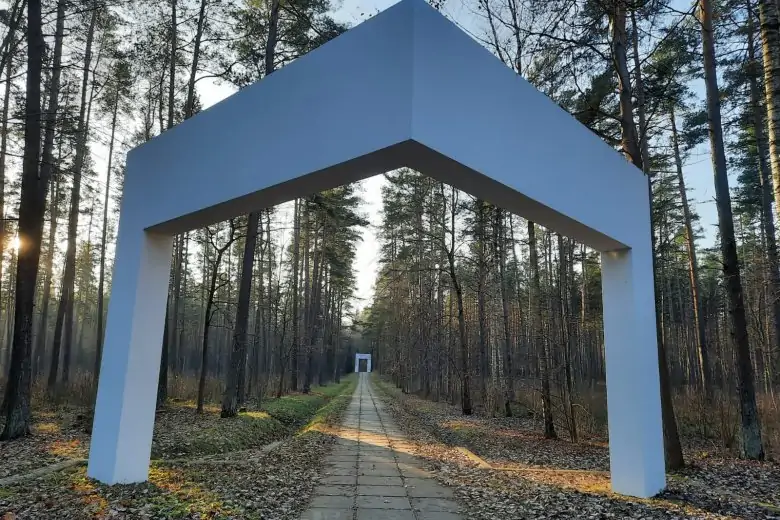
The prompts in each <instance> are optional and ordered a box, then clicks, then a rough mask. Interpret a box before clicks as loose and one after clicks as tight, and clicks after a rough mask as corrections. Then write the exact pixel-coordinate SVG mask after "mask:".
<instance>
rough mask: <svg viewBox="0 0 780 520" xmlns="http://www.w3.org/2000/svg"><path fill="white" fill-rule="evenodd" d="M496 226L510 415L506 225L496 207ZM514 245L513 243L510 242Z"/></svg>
mask: <svg viewBox="0 0 780 520" xmlns="http://www.w3.org/2000/svg"><path fill="white" fill-rule="evenodd" d="M496 227H497V228H498V251H499V258H498V283H499V284H500V286H501V318H502V321H503V325H504V379H505V383H504V414H505V415H506V416H507V417H512V402H513V401H514V400H515V387H514V374H513V373H512V336H511V330H510V328H509V295H508V290H507V283H508V281H507V279H506V248H507V241H506V225H505V224H504V212H503V210H501V209H500V208H496ZM512 247H514V244H512Z"/></svg>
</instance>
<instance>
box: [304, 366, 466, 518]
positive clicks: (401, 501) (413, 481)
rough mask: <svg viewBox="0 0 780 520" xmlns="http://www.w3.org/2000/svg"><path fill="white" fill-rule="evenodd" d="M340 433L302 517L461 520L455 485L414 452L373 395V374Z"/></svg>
mask: <svg viewBox="0 0 780 520" xmlns="http://www.w3.org/2000/svg"><path fill="white" fill-rule="evenodd" d="M339 435H340V437H339V439H337V441H336V445H335V446H334V448H333V450H332V452H331V454H330V455H328V456H327V457H326V458H325V466H324V468H323V470H322V476H321V477H320V479H319V482H318V483H317V486H316V487H315V489H314V498H312V500H311V503H310V504H309V509H308V510H307V511H305V512H304V513H303V514H302V515H301V517H300V520H462V517H461V516H460V515H459V514H458V511H459V506H458V504H457V503H456V502H454V501H453V500H452V498H453V492H452V490H451V489H449V488H447V487H444V486H442V485H441V484H439V483H438V482H436V480H434V479H433V473H431V472H430V471H429V470H428V469H426V464H425V462H424V461H423V460H420V459H419V458H417V457H415V456H413V455H412V454H411V453H409V452H411V451H412V449H413V448H414V444H412V443H410V442H409V441H408V440H407V438H406V437H405V436H404V435H403V433H402V432H401V430H400V429H399V428H398V427H397V426H396V424H395V423H394V421H393V419H392V418H391V417H390V415H389V414H388V413H387V412H386V411H385V409H384V406H383V405H382V404H381V402H379V401H378V400H377V399H376V398H375V397H374V391H373V388H372V386H371V380H370V379H369V376H368V374H360V379H359V382H358V386H357V389H356V390H355V394H354V395H353V396H352V402H351V403H350V405H349V408H348V410H347V414H346V416H345V417H344V421H343V424H342V428H341V429H340V430H339Z"/></svg>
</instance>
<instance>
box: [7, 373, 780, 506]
mask: <svg viewBox="0 0 780 520" xmlns="http://www.w3.org/2000/svg"><path fill="white" fill-rule="evenodd" d="M375 381H376V383H377V384H376V385H375V387H376V388H377V389H378V390H380V392H378V394H379V395H380V396H381V397H382V398H383V399H384V400H385V401H386V410H387V411H388V412H390V413H391V414H392V415H393V417H394V419H395V420H396V422H397V424H398V426H399V427H400V428H401V429H402V430H403V431H404V433H405V434H406V435H407V436H408V437H409V440H410V441H411V442H412V445H413V446H414V452H413V454H414V455H416V456H418V457H420V458H422V459H423V461H425V463H426V464H427V465H428V466H429V468H430V469H431V470H433V472H434V475H435V476H436V478H437V479H438V480H439V481H441V482H442V483H443V484H445V485H447V486H450V487H452V488H453V489H454V491H455V494H456V498H457V499H458V500H459V502H460V503H461V504H462V505H463V507H464V515H463V516H464V517H465V518H468V519H469V520H472V519H474V520H481V519H491V520H492V519H496V518H500V519H502V520H504V519H506V520H509V519H521V518H522V519H531V518H533V519H549V518H559V519H570V518H571V519H573V518H616V519H620V518H645V519H651V518H653V519H654V518H667V519H672V518H706V519H714V518H717V519H727V518H728V519H751V520H752V519H780V465H778V464H777V463H773V462H763V463H758V462H748V461H741V460H738V459H734V458H732V457H728V456H726V455H723V454H720V453H716V452H715V451H712V450H710V451H705V449H703V448H702V445H703V444H702V443H701V442H697V441H696V439H691V442H689V443H687V444H688V445H689V446H688V449H687V450H686V458H687V461H688V463H689V465H688V467H686V469H685V470H683V471H680V472H676V473H672V474H670V475H668V489H667V490H666V491H665V492H664V493H663V494H662V495H661V496H659V497H656V498H653V499H649V500H639V499H630V498H627V497H624V496H619V495H615V494H613V493H611V491H610V488H609V474H608V469H609V453H608V449H607V444H606V442H605V440H604V439H597V438H590V439H587V440H585V441H582V442H579V443H576V444H575V443H571V442H568V441H565V440H546V439H543V438H542V436H541V435H540V433H539V431H540V428H539V423H538V420H536V419H534V418H533V416H532V415H531V414H528V413H524V414H521V416H520V417H515V418H492V417H486V416H480V415H474V416H470V417H464V416H463V415H462V414H461V413H460V410H459V409H458V408H457V407H453V406H451V405H449V404H447V403H436V402H432V401H427V400H423V399H421V398H419V397H416V396H413V395H406V394H403V393H401V392H400V391H399V390H397V389H396V388H395V387H394V386H393V385H392V384H389V383H386V382H383V381H381V380H380V379H378V378H377V379H375ZM355 382H356V381H355V377H354V376H350V377H349V378H346V379H345V380H344V381H343V382H342V384H340V385H329V386H325V387H319V388H315V389H314V390H313V392H312V393H311V394H308V395H301V394H293V395H289V396H285V397H283V398H281V399H271V400H268V401H265V402H263V403H262V405H261V406H258V407H256V409H253V408H252V407H251V406H250V407H249V410H248V411H246V412H244V413H241V414H240V415H239V417H237V418H235V419H220V418H219V408H218V407H214V406H211V407H207V408H206V410H205V413H204V414H197V413H196V411H195V408H194V403H191V402H185V401H171V402H169V404H168V405H167V406H166V407H165V408H164V409H162V410H160V411H159V412H158V414H157V419H156V423H155V434H154V441H153V448H152V458H153V461H152V465H151V470H150V475H149V482H147V483H144V484H138V485H120V486H111V487H109V486H104V485H101V484H100V483H98V482H96V481H94V480H91V479H89V478H87V476H86V466H85V463H84V459H85V458H86V457H87V454H88V447H89V440H90V436H89V433H87V431H88V429H89V426H90V423H91V419H90V417H89V416H88V414H87V413H85V411H84V410H80V409H75V408H72V407H71V408H64V407H63V408H59V409H56V410H37V411H36V414H35V424H34V427H33V434H32V435H31V436H29V437H27V438H25V439H22V440H16V441H13V442H8V443H0V520H23V519H25V520H26V519H35V520H38V519H42V520H43V519H57V520H59V519H109V518H118V519H206V518H208V519H225V520H226V519H285V520H286V519H297V518H298V516H299V515H300V513H301V512H302V511H303V510H304V509H305V508H306V506H307V503H308V497H310V496H311V494H312V492H313V487H314V484H315V481H316V477H317V476H318V474H319V471H320V468H321V466H322V462H323V459H324V457H325V455H326V454H327V453H328V452H329V450H330V446H331V445H332V444H333V442H334V440H335V439H336V435H335V434H336V430H335V429H334V428H333V426H335V425H337V423H338V421H339V419H340V417H341V415H342V412H343V410H344V409H345V408H346V406H347V405H348V403H349V401H350V397H351V395H352V393H353V390H354V388H355ZM1 426H2V425H1V424H0V427H1ZM269 445H272V446H273V448H272V449H269ZM62 463H66V464H68V463H73V465H72V466H70V467H67V468H65V469H60V470H58V471H51V472H48V473H45V474H43V475H39V476H35V477H30V478H25V479H23V480H21V481H18V482H15V483H3V482H4V481H5V482H7V481H8V479H12V478H14V477H15V476H19V475H30V473H31V472H34V471H36V470H38V469H40V468H51V467H52V465H56V464H62Z"/></svg>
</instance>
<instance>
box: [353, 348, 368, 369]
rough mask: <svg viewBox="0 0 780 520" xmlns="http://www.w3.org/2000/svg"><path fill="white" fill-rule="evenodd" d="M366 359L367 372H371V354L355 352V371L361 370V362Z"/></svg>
mask: <svg viewBox="0 0 780 520" xmlns="http://www.w3.org/2000/svg"><path fill="white" fill-rule="evenodd" d="M364 359H365V360H366V372H371V354H360V353H356V354H355V372H360V362H361V361H362V360H364Z"/></svg>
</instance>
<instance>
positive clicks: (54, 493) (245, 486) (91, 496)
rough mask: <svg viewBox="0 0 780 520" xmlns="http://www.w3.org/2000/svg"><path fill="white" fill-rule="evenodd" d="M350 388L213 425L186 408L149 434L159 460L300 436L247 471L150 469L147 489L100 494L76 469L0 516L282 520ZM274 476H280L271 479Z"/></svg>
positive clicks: (207, 413) (48, 480)
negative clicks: (267, 494) (151, 435)
mask: <svg viewBox="0 0 780 520" xmlns="http://www.w3.org/2000/svg"><path fill="white" fill-rule="evenodd" d="M355 385H356V378H355V376H354V375H352V376H348V377H345V378H344V379H342V381H341V382H340V383H339V384H331V385H327V386H324V387H317V388H314V389H313V391H312V392H311V393H309V394H305V395H304V394H294V395H290V396H285V397H283V398H280V399H273V400H269V401H267V402H264V403H263V406H262V410H257V411H248V412H243V413H240V414H239V415H238V416H237V417H234V418H231V419H221V418H219V409H218V408H215V407H207V408H206V410H204V413H203V414H197V413H196V412H195V409H194V407H193V403H185V402H178V403H176V402H175V403H171V404H170V405H169V406H168V407H167V408H166V410H164V411H163V412H162V413H161V414H160V415H158V423H160V424H158V427H157V428H156V431H155V446H156V447H155V449H156V450H157V452H158V454H159V453H163V454H164V455H165V457H166V458H178V456H180V455H186V457H187V458H189V457H192V458H195V457H198V456H202V455H216V454H219V453H228V452H231V451H237V450H244V449H251V448H256V447H259V446H262V445H264V444H267V443H268V442H271V441H273V440H279V439H282V438H284V437H288V436H290V435H293V434H294V433H295V432H296V431H298V432H302V435H299V436H295V437H294V438H293V439H290V441H289V442H290V443H292V445H291V446H286V443H285V444H284V445H282V446H281V447H279V448H277V449H276V450H274V451H273V452H271V453H270V454H269V455H268V458H267V459H264V463H263V464H258V465H251V466H249V467H247V466H246V465H235V464H222V461H221V459H222V457H217V458H215V459H214V460H213V461H212V462H210V463H208V464H207V465H194V466H189V465H187V464H181V465H179V464H178V463H177V462H174V461H170V462H164V461H154V462H152V464H151V467H150V471H149V481H148V482H145V483H143V484H133V485H116V486H106V485H103V484H101V483H99V482H96V481H94V480H92V479H90V478H88V477H87V476H86V467H84V466H81V467H75V468H69V469H66V470H63V471H58V472H54V473H51V474H48V475H45V476H43V477H41V478H40V479H37V480H28V481H23V482H20V483H18V484H15V485H12V486H8V487H5V488H0V516H2V515H3V514H4V513H5V512H13V513H15V514H16V515H17V516H16V517H18V518H20V519H21V518H107V517H109V516H111V517H112V518H113V517H117V518H127V519H136V518H160V519H175V518H209V519H214V520H217V519H231V518H244V519H247V520H256V519H257V520H259V519H261V518H287V517H288V516H287V515H288V514H289V513H290V503H295V504H298V502H300V497H301V496H303V495H302V493H304V494H305V493H308V492H310V489H309V488H310V487H311V475H310V474H306V473H302V472H303V471H304V470H306V471H310V470H311V468H313V467H316V466H317V464H318V460H319V457H321V456H322V455H323V454H324V453H325V452H326V451H327V448H326V446H327V445H328V444H329V442H331V441H330V440H328V437H329V436H328V434H327V426H329V425H332V424H335V423H336V422H337V421H338V420H339V419H340V417H341V414H342V412H343V411H344V409H345V408H346V406H347V405H348V403H349V401H350V398H351V396H352V393H353V392H354V389H355ZM302 453H305V454H306V455H307V456H308V457H309V458H308V460H307V459H306V457H302ZM290 457H293V459H292V460H293V462H290V461H289V460H288V459H290ZM229 458H230V456H229V455H225V459H226V460H227V459H229ZM217 459H220V460H217ZM296 464H297V466H296ZM284 472H287V474H286V476H284V477H280V476H279V475H282V474H283V473H284ZM296 472H297V473H296ZM298 473H301V474H302V475H303V476H301V477H300V478H299V480H300V481H299V482H297V481H295V479H294V478H291V477H293V476H294V475H296V474H298ZM306 486H308V487H306ZM304 488H305V489H304ZM271 489H274V490H275V491H274V492H273V493H271V495H269V496H270V497H271V498H268V499H264V498H263V497H264V495H263V494H262V493H260V491H261V490H262V491H263V492H269V491H270V490H271ZM280 497H282V498H280ZM301 507H302V506H301ZM297 514H298V512H296V515H295V516H296V517H297Z"/></svg>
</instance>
